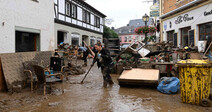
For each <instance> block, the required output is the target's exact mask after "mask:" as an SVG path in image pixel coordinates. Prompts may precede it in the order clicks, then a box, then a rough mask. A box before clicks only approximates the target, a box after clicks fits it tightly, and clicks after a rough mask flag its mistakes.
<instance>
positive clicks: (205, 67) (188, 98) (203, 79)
mask: <svg viewBox="0 0 212 112" xmlns="http://www.w3.org/2000/svg"><path fill="white" fill-rule="evenodd" d="M177 67H178V70H179V77H180V91H181V100H182V102H183V103H190V104H198V105H199V104H201V105H202V106H209V105H210V103H211V102H210V100H209V99H208V98H209V94H210V86H211V73H212V66H211V64H210V63H209V61H207V60H182V61H179V62H178V63H177Z"/></svg>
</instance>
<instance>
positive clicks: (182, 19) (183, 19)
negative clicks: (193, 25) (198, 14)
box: [175, 14, 194, 24]
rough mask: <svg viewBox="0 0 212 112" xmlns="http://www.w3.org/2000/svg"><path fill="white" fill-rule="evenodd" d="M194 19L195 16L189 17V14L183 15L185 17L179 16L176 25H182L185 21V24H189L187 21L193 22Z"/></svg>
mask: <svg viewBox="0 0 212 112" xmlns="http://www.w3.org/2000/svg"><path fill="white" fill-rule="evenodd" d="M193 19H194V17H193V16H192V17H189V15H188V14H185V15H183V16H178V17H177V20H175V24H180V23H182V22H183V21H184V22H187V21H190V20H193Z"/></svg>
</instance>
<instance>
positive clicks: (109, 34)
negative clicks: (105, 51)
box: [103, 26, 118, 38]
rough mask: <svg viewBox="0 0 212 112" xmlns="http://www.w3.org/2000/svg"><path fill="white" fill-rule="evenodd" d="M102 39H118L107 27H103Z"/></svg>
mask: <svg viewBox="0 0 212 112" xmlns="http://www.w3.org/2000/svg"><path fill="white" fill-rule="evenodd" d="M103 37H104V38H118V34H117V33H116V32H115V31H113V30H111V29H110V28H109V27H107V26H104V32H103Z"/></svg>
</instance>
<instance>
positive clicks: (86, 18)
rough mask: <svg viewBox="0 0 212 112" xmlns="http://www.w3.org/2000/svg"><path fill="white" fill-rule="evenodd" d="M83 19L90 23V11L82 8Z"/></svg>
mask: <svg viewBox="0 0 212 112" xmlns="http://www.w3.org/2000/svg"><path fill="white" fill-rule="evenodd" d="M82 21H83V22H85V23H90V13H89V12H88V11H85V10H82Z"/></svg>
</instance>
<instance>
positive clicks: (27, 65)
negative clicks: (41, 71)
mask: <svg viewBox="0 0 212 112" xmlns="http://www.w3.org/2000/svg"><path fill="white" fill-rule="evenodd" d="M37 64H38V62H36V61H26V62H23V67H24V73H25V74H26V83H28V80H30V83H31V91H33V82H35V81H37V76H36V75H35V72H34V69H33V67H32V66H33V65H37ZM24 85H26V84H24Z"/></svg>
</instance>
